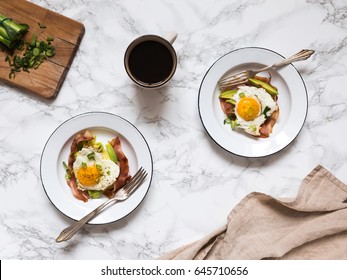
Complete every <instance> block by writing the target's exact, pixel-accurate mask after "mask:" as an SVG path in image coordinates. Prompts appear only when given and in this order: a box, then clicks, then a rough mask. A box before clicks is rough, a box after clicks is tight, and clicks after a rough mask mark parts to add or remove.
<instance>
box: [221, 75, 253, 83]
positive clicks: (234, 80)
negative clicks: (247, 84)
mask: <svg viewBox="0 0 347 280" xmlns="http://www.w3.org/2000/svg"><path fill="white" fill-rule="evenodd" d="M246 80H247V77H246V76H244V75H242V76H238V77H235V78H230V79H227V80H223V81H218V84H219V85H228V84H235V83H241V82H244V81H246Z"/></svg>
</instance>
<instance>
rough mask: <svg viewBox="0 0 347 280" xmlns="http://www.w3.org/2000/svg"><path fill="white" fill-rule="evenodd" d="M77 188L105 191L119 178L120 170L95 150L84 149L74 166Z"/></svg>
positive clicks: (78, 155) (77, 155) (77, 156)
mask: <svg viewBox="0 0 347 280" xmlns="http://www.w3.org/2000/svg"><path fill="white" fill-rule="evenodd" d="M73 172H74V174H75V177H76V181H77V187H78V188H79V189H82V190H101V191H103V190H105V189H107V188H108V187H109V186H111V185H112V184H113V183H114V182H115V181H116V180H117V178H118V176H119V172H120V168H119V166H118V165H117V164H116V163H114V162H113V161H111V160H109V159H104V158H103V156H102V154H101V153H99V152H97V151H96V150H94V149H93V148H89V147H86V148H82V150H81V151H79V152H78V153H77V154H76V159H75V162H74V164H73Z"/></svg>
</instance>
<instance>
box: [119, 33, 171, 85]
mask: <svg viewBox="0 0 347 280" xmlns="http://www.w3.org/2000/svg"><path fill="white" fill-rule="evenodd" d="M124 63H125V69H126V71H127V73H128V75H129V77H130V78H131V79H132V80H133V81H134V82H135V83H136V84H138V85H139V86H141V87H145V88H156V87H160V86H162V85H164V84H166V83H167V82H168V81H169V80H170V79H171V77H172V76H173V74H174V72H175V70H176V64H177V57H176V52H175V50H174V49H173V47H172V45H171V43H170V42H169V41H167V40H166V39H164V38H162V37H159V36H156V35H144V36H141V37H139V38H138V39H136V40H134V41H133V42H132V43H131V44H130V45H129V47H128V49H127V51H126V53H125V60H124Z"/></svg>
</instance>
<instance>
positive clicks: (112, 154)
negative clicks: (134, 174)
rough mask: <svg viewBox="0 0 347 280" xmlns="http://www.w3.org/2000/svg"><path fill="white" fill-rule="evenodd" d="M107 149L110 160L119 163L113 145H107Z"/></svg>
mask: <svg viewBox="0 0 347 280" xmlns="http://www.w3.org/2000/svg"><path fill="white" fill-rule="evenodd" d="M105 147H106V150H107V153H108V155H109V156H110V159H111V160H112V161H113V162H115V163H117V162H118V158H117V155H116V152H115V151H114V149H113V147H112V146H111V144H110V143H107V144H106V145H105Z"/></svg>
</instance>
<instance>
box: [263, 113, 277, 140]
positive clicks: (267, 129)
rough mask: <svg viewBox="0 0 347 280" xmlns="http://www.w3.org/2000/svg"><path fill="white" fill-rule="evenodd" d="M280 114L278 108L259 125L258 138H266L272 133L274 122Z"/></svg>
mask: <svg viewBox="0 0 347 280" xmlns="http://www.w3.org/2000/svg"><path fill="white" fill-rule="evenodd" d="M279 115H280V110H279V109H277V110H276V111H274V112H273V113H272V114H271V116H270V117H269V118H268V119H267V120H266V121H265V122H264V123H263V124H262V125H261V127H260V130H259V132H260V136H259V137H260V138H267V137H269V136H270V134H271V133H272V129H273V127H274V126H275V124H276V121H277V119H278V117H279Z"/></svg>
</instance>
